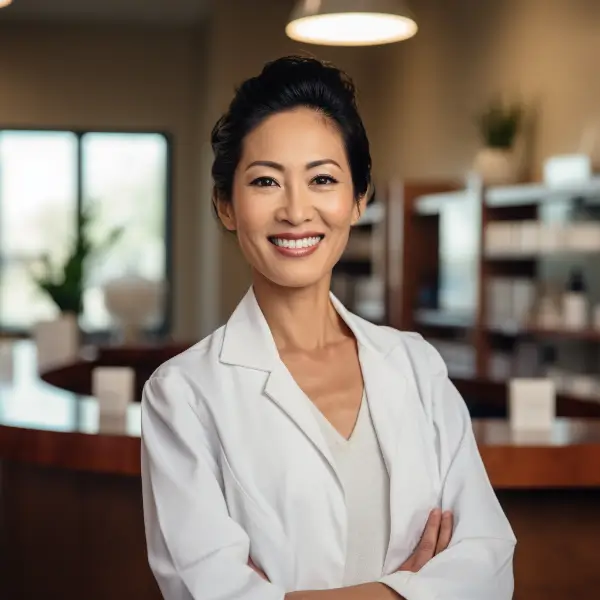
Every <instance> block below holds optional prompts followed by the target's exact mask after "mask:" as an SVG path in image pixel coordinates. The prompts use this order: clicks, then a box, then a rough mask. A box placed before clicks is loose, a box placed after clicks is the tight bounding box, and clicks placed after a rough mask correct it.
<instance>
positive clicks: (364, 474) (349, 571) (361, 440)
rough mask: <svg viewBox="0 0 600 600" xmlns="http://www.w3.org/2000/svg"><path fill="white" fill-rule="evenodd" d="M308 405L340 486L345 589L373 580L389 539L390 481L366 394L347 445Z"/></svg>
mask: <svg viewBox="0 0 600 600" xmlns="http://www.w3.org/2000/svg"><path fill="white" fill-rule="evenodd" d="M311 404H312V403H311ZM312 406H313V408H314V412H315V414H316V416H317V420H318V421H319V424H320V426H321V430H322V432H323V435H324V437H325V439H326V440H327V444H328V446H329V448H330V450H331V453H332V455H333V459H334V461H335V465H336V468H337V471H338V473H339V476H340V478H341V480H342V484H343V486H344V492H345V498H346V508H347V514H348V545H347V550H346V568H345V572H344V586H351V585H358V584H361V583H368V582H372V581H377V580H378V579H379V578H380V577H381V576H382V571H383V564H384V561H385V555H386V552H387V547H388V543H389V536H390V481H389V475H388V472H387V469H386V466H385V463H384V460H383V455H382V454H381V448H380V447H379V442H378V440H377V435H376V433H375V428H374V427H373V421H372V420H371V412H370V410H369V403H368V401H367V398H366V394H365V395H363V399H362V402H361V405H360V409H359V412H358V418H357V421H356V425H355V427H354V431H353V432H352V435H351V436H350V438H349V439H348V440H346V439H345V438H344V437H343V436H342V435H341V434H340V433H339V432H338V431H337V429H335V427H333V425H332V424H331V423H330V422H329V421H328V420H327V419H326V418H325V416H324V415H323V413H321V411H320V410H319V409H318V408H316V407H315V406H314V404H312Z"/></svg>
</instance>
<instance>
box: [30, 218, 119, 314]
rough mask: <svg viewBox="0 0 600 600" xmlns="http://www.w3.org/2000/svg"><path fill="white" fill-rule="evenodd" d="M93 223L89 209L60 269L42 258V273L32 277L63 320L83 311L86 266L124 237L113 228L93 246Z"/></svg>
mask: <svg viewBox="0 0 600 600" xmlns="http://www.w3.org/2000/svg"><path fill="white" fill-rule="evenodd" d="M92 220H93V212H92V210H91V209H90V208H86V209H85V210H83V211H82V212H81V214H80V218H79V220H78V223H77V229H76V232H75V239H74V240H73V243H72V247H71V250H70V251H69V253H68V255H67V258H66V260H65V262H64V263H63V265H62V266H61V267H60V268H58V269H56V268H55V267H54V266H53V265H52V263H51V261H50V257H49V256H48V255H45V256H43V257H42V260H41V263H42V264H41V267H42V269H41V270H42V273H41V274H36V273H32V278H33V281H34V282H35V283H36V285H37V286H38V288H39V289H41V290H42V291H43V292H44V293H46V294H47V295H48V296H50V298H51V299H52V301H53V302H54V304H55V305H56V306H57V308H58V309H59V311H60V313H61V316H62V317H67V318H74V319H75V320H77V319H78V317H79V315H80V314H81V312H82V310H83V293H84V290H85V270H86V265H87V263H88V262H89V261H90V259H92V258H95V257H97V256H98V255H100V254H101V253H102V252H105V251H106V250H108V249H109V248H110V247H111V246H112V245H113V244H114V243H115V242H116V241H117V240H118V239H119V238H120V237H121V235H122V233H123V229H122V228H115V229H113V230H112V231H111V232H110V233H109V234H108V235H107V236H106V238H105V239H104V240H103V241H102V242H100V243H97V244H94V243H93V242H92V238H91V236H90V231H89V229H90V225H91V223H92Z"/></svg>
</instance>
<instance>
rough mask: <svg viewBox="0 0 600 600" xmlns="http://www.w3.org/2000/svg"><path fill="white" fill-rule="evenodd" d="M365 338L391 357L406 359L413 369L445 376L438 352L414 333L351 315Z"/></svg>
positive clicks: (442, 362)
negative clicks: (398, 355) (399, 356)
mask: <svg viewBox="0 0 600 600" xmlns="http://www.w3.org/2000/svg"><path fill="white" fill-rule="evenodd" d="M353 317H354V319H356V320H357V322H360V328H361V329H362V331H363V332H364V333H365V334H366V336H367V337H368V338H369V339H370V340H372V341H374V342H375V343H376V344H377V345H378V346H379V347H380V348H381V349H382V350H383V351H384V352H386V353H387V354H389V355H391V356H392V357H393V356H394V355H397V354H398V353H400V354H401V355H403V356H404V358H408V360H409V361H410V363H411V364H412V366H413V367H414V368H418V370H420V371H423V372H425V373H428V374H429V375H442V376H445V375H447V373H448V371H447V368H446V364H445V362H444V360H443V358H442V357H441V355H440V353H439V351H438V350H437V349H436V348H435V346H433V344H431V343H430V342H428V341H427V340H426V339H425V338H424V337H423V336H422V335H421V334H420V333H417V332H416V331H404V330H401V329H396V328H395V327H390V326H389V325H377V324H375V323H372V322H370V321H366V320H365V319H362V318H360V317H357V316H356V315H353Z"/></svg>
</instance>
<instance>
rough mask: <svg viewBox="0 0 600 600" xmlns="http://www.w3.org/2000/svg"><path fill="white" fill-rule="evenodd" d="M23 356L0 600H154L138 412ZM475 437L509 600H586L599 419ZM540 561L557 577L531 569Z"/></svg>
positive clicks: (13, 395) (14, 396) (488, 430)
mask: <svg viewBox="0 0 600 600" xmlns="http://www.w3.org/2000/svg"><path fill="white" fill-rule="evenodd" d="M33 352H34V350H33V347H32V346H31V344H30V343H28V342H20V343H19V344H18V346H17V352H16V373H15V380H14V382H13V383H12V384H11V385H6V384H0V466H1V472H0V485H1V488H2V489H1V490H0V515H1V516H2V523H1V524H0V525H1V526H2V532H0V540H4V542H5V543H4V546H3V548H2V550H3V554H2V557H1V558H2V562H1V570H0V597H1V598H10V600H29V599H30V598H34V597H38V596H43V597H44V598H45V600H53V599H54V598H56V599H57V600H58V599H59V598H60V600H71V598H73V599H74V598H78V599H79V598H81V597H85V598H86V600H105V599H106V598H110V599H111V600H121V599H122V600H125V599H128V600H130V599H131V598H143V599H144V600H159V599H160V594H159V593H158V589H157V587H156V584H155V582H154V579H153V577H152V575H151V573H150V570H149V568H148V566H147V562H146V551H145V537H144V530H143V516H142V504H141V488H140V479H139V474H140V433H141V432H140V406H139V404H138V403H134V404H132V405H131V406H130V407H129V409H128V413H127V415H126V417H125V418H123V419H116V420H115V419H108V420H106V419H103V420H102V419H100V417H99V411H98V403H97V401H96V400H95V399H94V398H92V397H90V396H87V395H82V394H76V393H74V392H72V391H65V390H63V389H59V388H57V387H55V386H53V385H50V384H49V383H48V382H47V381H42V380H41V379H40V378H39V377H37V375H36V373H35V361H34V354H33ZM135 355H136V356H138V355H139V353H137V354H135ZM105 358H106V356H105ZM103 364H108V363H107V362H104V363H103ZM90 368H91V365H90V364H89V363H88V364H83V365H81V368H77V369H74V371H75V372H77V373H79V375H78V376H77V377H79V379H77V377H76V378H75V379H77V381H78V383H77V385H76V386H75V387H78V389H81V390H85V389H86V387H85V386H86V383H85V381H87V379H86V377H87V375H86V376H85V377H83V376H81V372H82V370H84V371H85V370H86V369H87V370H88V371H89V370H90ZM67 371H69V369H67ZM70 372H71V373H73V369H71V371H70ZM64 374H65V371H64V370H63V372H62V375H61V374H60V373H59V374H58V375H56V374H55V376H56V377H59V378H60V377H63V376H64ZM46 379H49V378H48V377H46ZM51 379H52V378H51V377H50V380H51ZM473 428H474V432H475V435H476V439H477V442H478V445H479V448H480V451H481V455H482V457H483V460H484V463H485V465H486V468H487V470H488V474H489V476H490V479H491V481H492V484H493V486H494V487H495V489H496V490H497V493H498V495H499V498H500V501H501V503H502V505H503V507H504V509H505V511H506V512H507V515H508V516H509V519H510V521H511V523H512V524H513V528H514V529H515V532H516V534H517V538H518V539H519V546H518V551H517V558H516V561H515V573H516V577H517V590H518V591H519V589H521V590H525V591H526V592H527V593H526V594H525V593H523V594H522V595H521V594H520V593H518V594H517V595H516V596H515V598H521V597H522V598H524V599H525V600H538V599H539V600H542V598H543V599H544V600H554V599H556V600H558V598H563V597H569V598H570V599H577V598H581V599H582V600H587V599H588V598H589V600H592V599H593V598H596V596H595V595H594V594H595V593H596V590H597V589H598V587H600V581H599V575H598V573H600V570H598V569H597V568H596V565H595V564H594V561H593V556H596V555H597V553H596V551H595V543H596V540H597V538H598V537H600V518H599V517H598V516H597V506H598V505H599V504H600V419H569V418H561V419H558V420H557V421H556V423H555V425H554V428H553V430H552V431H551V432H549V433H548V434H547V435H531V434H529V435H522V434H521V435H515V434H514V433H512V432H511V431H510V429H509V427H508V424H507V422H506V421H505V420H503V419H474V421H473ZM593 544H594V546H592V545H593ZM566 548H570V551H569V552H567V551H566ZM588 553H589V554H588ZM541 557H545V558H544V560H546V561H548V564H555V563H556V567H555V568H553V569H551V570H550V571H548V569H546V568H541V567H540V565H541V564H542V565H543V562H542V563H540V561H541V560H542V559H541ZM558 557H560V561H561V567H560V568H559V565H558V562H557V561H558V560H559V559H558ZM67 573H68V575H66V574H67ZM572 582H577V585H578V586H579V588H578V589H579V590H580V592H579V593H574V592H573V589H574V588H573V587H572ZM573 585H574V584H573ZM2 586H4V588H3V587H2ZM594 586H596V587H595V589H594V590H593V593H592V588H593V587H594ZM588 590H589V594H588ZM567 592H568V593H567ZM559 593H560V594H562V595H559ZM564 594H566V595H564Z"/></svg>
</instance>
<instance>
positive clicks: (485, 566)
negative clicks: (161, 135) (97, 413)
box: [142, 57, 515, 600]
mask: <svg viewBox="0 0 600 600" xmlns="http://www.w3.org/2000/svg"><path fill="white" fill-rule="evenodd" d="M212 145H213V150H214V155H215V159H214V164H213V178H214V193H213V201H214V204H215V208H216V210H217V214H218V216H219V218H220V219H221V222H222V223H223V225H224V226H225V227H226V228H227V229H228V230H229V231H232V232H235V234H236V237H237V240H238V242H239V245H240V248H241V250H242V252H243V254H244V256H245V258H246V260H247V261H248V263H249V264H250V267H251V269H252V276H253V285H252V288H251V289H250V290H249V291H248V293H247V295H246V296H245V298H244V299H243V300H242V301H241V303H240V304H239V306H238V307H237V309H236V310H235V312H234V314H233V315H232V316H231V318H230V319H229V321H228V323H227V325H226V326H225V327H222V328H221V329H219V330H217V331H216V332H214V333H213V334H212V335H210V336H209V337H207V338H206V339H204V340H202V341H201V342H199V343H198V344H196V345H195V346H193V347H192V348H191V349H189V350H187V351H186V352H184V353H182V354H180V355H178V356H176V357H175V358H173V359H172V360H170V361H168V362H167V363H165V364H163V365H162V366H161V367H159V368H158V369H157V370H156V371H155V373H154V374H153V375H152V376H151V377H150V379H149V380H148V382H147V383H146V386H145V388H144V393H143V401H142V442H143V443H142V482H143V493H144V513H145V522H146V537H147V542H148V555H149V560H150V565H151V567H152V569H153V571H154V574H155V576H156V578H157V581H158V583H159V585H160V587H161V590H162V593H163V595H164V597H165V599H166V600H200V599H202V600H217V599H218V600H284V599H285V600H386V599H388V600H392V599H393V598H401V599H405V600H431V599H433V598H435V599H439V600H480V599H482V598H485V599H486V600H509V598H511V597H512V589H513V578H512V556H513V549H514V545H515V539H514V536H513V533H512V530H511V528H510V526H509V524H508V522H507V520H506V518H505V516H504V514H503V513H502V510H501V508H500V505H499V504H498V501H497V499H496V497H495V496H494V493H493V491H492V488H491V486H490V483H489V480H488V478H487V476H486V473H485V469H484V467H483V464H482V461H481V458H480V456H479V453H478V451H477V446H476V443H475V439H474V436H473V431H472V428H471V422H470V418H469V414H468V411H467V409H466V407H465V404H464V402H463V400H462V398H461V397H460V396H459V394H458V392H457V391H456V389H455V388H454V387H453V386H452V384H451V383H450V380H449V379H448V374H447V370H446V367H445V365H444V363H443V361H442V359H441V357H440V356H439V354H438V353H437V352H436V351H435V350H434V349H433V347H432V346H431V345H429V344H428V343H426V342H425V341H424V340H423V339H422V338H420V336H417V335H415V334H411V333H403V332H399V331H395V330H392V329H390V328H387V327H378V326H376V325H373V324H371V323H368V322H366V321H364V320H362V319H360V318H359V317H357V316H356V315H353V314H351V313H350V312H349V311H348V310H347V309H346V308H345V307H344V306H342V304H341V303H340V302H339V301H338V300H337V298H335V297H334V296H333V295H331V294H330V291H329V290H330V285H331V276H332V269H333V267H334V265H335V264H336V263H337V262H338V261H339V259H340V257H341V255H342V252H343V251H344V249H345V247H346V244H347V242H348V237H349V234H350V230H351V228H352V227H353V225H354V224H355V223H356V222H357V221H358V219H359V217H360V215H361V213H362V211H363V209H364V207H365V205H366V202H367V195H368V192H369V189H370V184H371V158H370V153H369V142H368V140H367V136H366V133H365V129H364V127H363V124H362V121H361V118H360V116H359V114H358V110H357V106H356V100H355V90H354V86H353V84H352V82H351V80H350V79H349V78H348V77H347V76H346V75H345V74H344V73H342V72H341V71H340V70H338V69H336V68H335V67H333V66H331V65H328V64H324V63H321V62H319V61H317V60H314V59H306V58H298V57H287V58H282V59H279V60H276V61H274V62H272V63H269V64H267V65H266V66H265V67H264V69H263V71H262V72H261V73H260V74H259V75H258V76H256V77H253V78H251V79H249V80H247V81H246V82H244V83H243V84H242V86H241V87H240V88H239V89H238V91H237V93H236V95H235V97H234V99H233V101H232V102H231V105H230V106H229V110H228V111H227V112H226V114H225V115H224V116H223V117H222V118H221V119H220V120H219V121H218V122H217V124H216V126H215V128H214V130H213V134H212Z"/></svg>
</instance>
